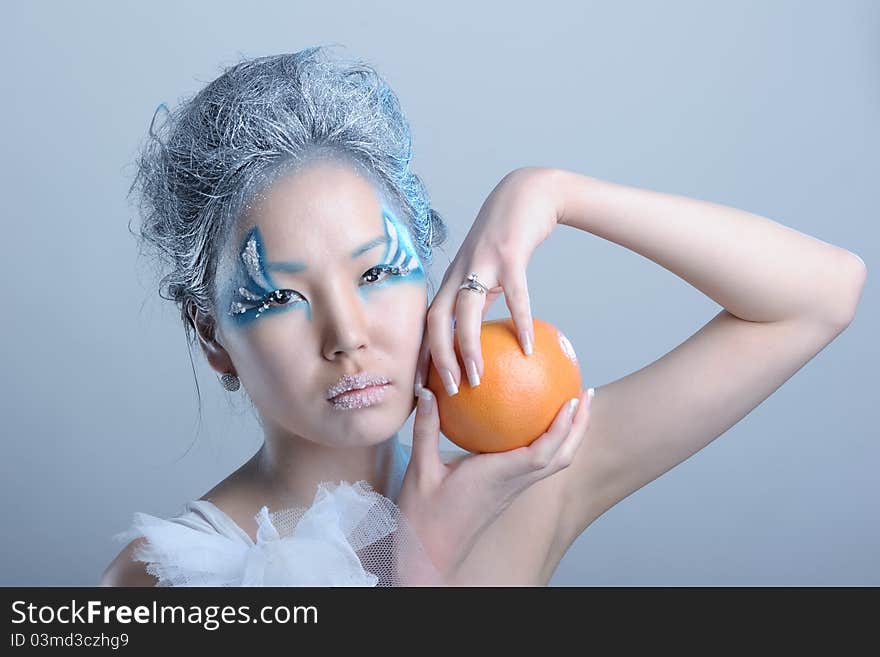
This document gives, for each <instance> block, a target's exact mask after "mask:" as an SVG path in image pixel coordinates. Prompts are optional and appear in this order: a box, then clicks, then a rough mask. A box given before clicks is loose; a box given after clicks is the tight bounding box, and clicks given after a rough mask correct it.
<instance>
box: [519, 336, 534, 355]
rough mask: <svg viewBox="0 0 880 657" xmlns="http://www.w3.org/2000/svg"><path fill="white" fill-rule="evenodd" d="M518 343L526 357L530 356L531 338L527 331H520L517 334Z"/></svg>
mask: <svg viewBox="0 0 880 657" xmlns="http://www.w3.org/2000/svg"><path fill="white" fill-rule="evenodd" d="M519 341H520V343H521V344H522V348H523V351H525V352H526V356H531V355H532V336H531V335H529V332H528V331H520V332H519Z"/></svg>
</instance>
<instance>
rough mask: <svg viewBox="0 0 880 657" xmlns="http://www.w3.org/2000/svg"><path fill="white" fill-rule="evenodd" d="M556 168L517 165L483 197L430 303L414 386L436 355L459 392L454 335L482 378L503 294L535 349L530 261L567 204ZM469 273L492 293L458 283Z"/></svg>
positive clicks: (473, 377) (471, 372)
mask: <svg viewBox="0 0 880 657" xmlns="http://www.w3.org/2000/svg"><path fill="white" fill-rule="evenodd" d="M554 171H555V170H554V169H548V168H543V167H524V168H521V169H515V170H514V171H511V172H510V173H508V174H507V175H506V176H504V178H503V179H502V180H501V182H499V183H498V184H497V185H496V186H495V189H493V190H492V193H491V194H489V197H488V198H487V199H486V201H485V202H484V203H483V206H482V207H481V208H480V212H479V214H478V215H477V218H476V220H475V221H474V224H473V226H471V229H470V231H468V234H467V235H466V236H465V239H464V242H463V243H462V245H461V248H460V249H459V251H458V253H457V254H456V256H455V260H453V262H452V264H451V265H450V266H449V268H448V269H447V270H446V273H445V275H444V276H443V282H442V283H441V285H440V289H439V290H438V291H437V294H436V296H435V297H434V300H433V301H432V302H431V306H430V308H429V309H428V315H427V320H426V327H425V334H424V336H423V339H422V345H421V349H420V351H419V360H418V366H417V368H416V381H415V386H416V388H417V387H418V386H422V385H424V384H425V382H426V381H427V380H428V371H429V365H430V360H431V358H433V361H434V365H435V367H436V368H437V371H438V372H439V373H440V375H441V378H442V379H443V383H444V385H445V386H446V389H447V393H449V394H455V392H457V391H458V387H459V386H460V384H461V378H462V375H461V367H460V366H459V363H458V360H457V358H456V355H455V348H454V342H453V341H454V340H455V338H456V337H457V338H458V347H459V353H460V355H461V358H462V361H463V362H464V365H465V371H466V372H467V374H468V380H469V382H470V384H471V385H472V386H474V385H478V384H479V377H480V376H482V374H483V358H482V350H481V348H480V327H481V325H482V322H483V319H484V317H485V316H486V312H488V310H489V308H490V307H491V306H492V304H493V303H494V301H495V299H497V298H498V295H499V294H501V293H502V292H504V300H505V302H506V304H507V307H508V309H509V310H510V316H511V318H512V319H513V322H514V325H515V326H516V329H517V334H518V335H519V340H520V344H521V346H522V348H523V351H524V352H525V353H526V354H527V355H528V354H529V353H530V351H531V345H532V344H533V343H534V337H533V336H534V329H533V326H532V311H531V304H530V302H529V288H528V282H527V280H526V267H527V266H528V263H529V260H530V259H531V257H532V253H533V252H534V251H535V249H536V248H537V247H538V245H539V244H541V242H543V241H544V240H546V239H547V238H548V237H549V236H550V234H551V233H552V232H553V229H554V228H555V227H556V226H557V223H558V217H560V216H561V213H562V211H563V210H564V208H562V207H561V205H560V204H561V197H560V196H559V194H558V192H557V187H556V186H555V178H554ZM472 272H473V273H476V274H477V277H478V280H479V282H480V283H482V284H483V285H485V286H486V287H487V288H489V291H488V293H487V294H485V295H484V294H481V293H479V292H474V291H472V290H468V289H459V286H460V285H461V284H462V283H464V282H465V280H466V278H467V276H468V275H469V274H470V273H472ZM471 362H472V364H470V363H471Z"/></svg>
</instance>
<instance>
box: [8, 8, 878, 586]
mask: <svg viewBox="0 0 880 657" xmlns="http://www.w3.org/2000/svg"><path fill="white" fill-rule="evenodd" d="M363 5H364V6H362V5H361V3H357V2H346V1H341V0H337V1H336V2H332V3H313V2H272V3H268V2H250V3H247V4H246V5H245V4H243V3H241V2H190V3H176V2H174V3H172V2H169V1H167V0H163V1H153V2H150V3H135V2H129V3H111V2H105V3H95V2H76V3H62V2H57V3H47V2H28V3H10V4H9V5H8V6H7V7H6V10H5V14H6V21H5V22H6V25H7V29H6V31H5V36H4V39H3V40H2V43H0V54H2V61H3V62H4V63H5V67H4V71H3V74H2V76H0V84H2V92H3V98H4V102H3V103H2V104H0V119H2V125H3V152H4V154H5V156H4V157H3V158H2V161H0V167H2V181H3V182H2V185H3V228H4V234H5V236H6V241H5V248H4V249H3V255H2V258H0V262H2V264H0V266H2V268H3V279H4V284H5V294H4V297H5V303H4V304H3V306H4V308H3V318H4V319H3V325H2V326H3V328H2V331H3V336H2V337H3V339H2V350H3V351H2V358H3V368H4V369H3V376H2V383H0V400H2V401H0V404H2V415H3V424H2V433H3V443H2V444H3V446H4V447H3V458H2V459H0V467H2V469H3V491H2V495H0V500H2V502H0V509H2V511H0V513H2V526H3V527H4V540H3V543H4V555H5V556H4V557H3V559H2V570H0V584H3V585H34V586H39V585H91V584H94V583H96V582H97V581H98V579H99V577H100V574H101V572H102V570H103V569H104V567H105V566H106V565H107V564H108V563H109V562H110V560H111V559H112V558H113V557H114V556H115V554H116V553H117V552H118V550H119V546H118V545H116V544H114V543H113V542H112V541H111V538H110V537H111V535H112V534H114V533H115V532H117V531H120V530H122V529H124V528H125V527H126V526H127V524H128V523H129V521H130V519H131V514H132V512H133V511H135V510H140V511H145V512H148V513H152V514H156V515H166V516H167V515H171V514H173V513H177V512H178V511H179V510H181V508H182V504H183V503H184V502H185V501H186V500H188V499H193V498H196V497H198V496H200V495H202V494H203V493H204V492H205V491H206V490H208V489H209V488H210V487H212V486H213V485H214V484H216V483H217V482H218V481H219V480H220V479H222V478H224V477H225V476H226V475H227V474H229V473H230V472H231V471H232V470H233V469H235V468H236V467H237V466H238V465H239V464H240V463H241V462H243V461H244V460H245V459H246V458H247V457H249V456H250V455H251V454H252V453H253V451H255V450H256V449H257V448H258V446H259V442H260V434H259V429H258V426H257V424H256V422H255V421H254V419H253V418H252V417H251V415H250V413H249V411H247V410H246V409H245V408H244V407H243V405H242V404H234V405H233V406H232V407H230V405H229V402H228V399H231V400H232V401H233V403H234V401H235V397H232V396H230V397H227V395H228V393H226V392H224V391H223V390H222V389H221V387H220V385H219V383H218V381H217V379H216V378H215V377H214V376H213V372H212V371H211V370H210V369H209V368H208V366H207V364H206V363H205V362H204V358H203V356H202V354H201V352H199V351H195V352H193V353H194V366H195V371H196V374H197V376H198V380H199V382H200V387H201V393H202V401H203V412H202V417H203V422H202V423H201V424H199V419H198V411H197V396H196V389H195V383H194V379H193V371H192V369H191V367H192V366H191V364H190V358H189V355H188V352H187V349H186V344H185V339H184V333H183V328H182V326H181V325H180V323H179V321H178V319H177V316H176V314H175V313H176V311H175V309H174V307H173V306H172V305H171V304H170V303H169V302H163V301H161V300H160V299H159V298H158V296H157V295H156V292H155V290H156V279H155V277H154V276H153V274H152V271H151V269H150V268H149V266H148V265H147V264H146V263H144V262H143V261H141V262H139V261H138V260H137V258H136V249H135V242H134V239H133V238H132V237H131V236H130V235H129V233H128V230H127V222H128V219H129V218H130V216H131V213H132V212H133V209H132V208H129V207H127V205H126V201H125V193H126V191H127V189H128V185H129V182H130V180H131V175H132V174H133V169H132V168H131V166H130V163H131V161H132V160H133V157H134V155H135V148H136V146H137V143H138V141H139V140H140V139H141V138H142V137H143V136H144V135H145V134H146V130H147V127H148V124H149V121H150V118H151V116H152V112H153V110H154V108H155V107H156V105H157V104H158V103H159V102H162V101H165V102H169V103H172V102H175V101H176V100H177V98H178V97H179V96H182V95H184V94H189V93H191V92H193V91H195V90H196V89H199V88H201V87H202V86H204V84H206V83H207V82H208V81H209V80H211V79H213V78H215V77H216V76H217V75H219V73H220V72H221V69H220V67H221V66H223V65H230V64H232V63H235V61H237V59H238V56H239V55H243V56H248V57H250V56H256V55H265V54H272V53H278V52H292V51H295V50H299V49H301V48H304V47H307V46H309V45H314V44H318V43H329V42H337V43H342V44H344V45H345V46H346V47H347V48H348V49H349V50H350V51H351V52H352V53H356V54H359V55H362V56H364V57H366V58H367V59H369V60H370V61H372V62H373V63H374V64H375V65H376V66H377V67H378V68H379V70H380V71H381V72H382V73H383V75H385V76H386V78H387V79H388V80H389V82H390V84H391V85H392V87H393V88H394V89H395V91H396V92H397V94H398V95H399V97H400V99H401V102H402V104H403V107H404V110H405V111H406V112H407V115H408V117H409V120H410V122H411V125H412V130H413V139H414V149H415V158H414V163H413V168H414V170H415V171H417V172H418V173H420V174H421V175H422V176H423V178H424V180H425V181H426V183H427V185H428V188H429V191H430V192H431V194H432V197H433V200H434V205H435V207H436V208H437V209H438V210H439V211H440V212H441V213H443V214H444V215H445V217H446V218H447V220H448V221H449V224H450V241H449V243H448V245H447V246H446V248H445V251H444V252H440V253H438V257H437V262H436V263H435V267H434V269H433V272H432V274H433V276H434V280H435V281H436V282H438V283H439V280H440V278H441V277H442V275H443V272H444V271H445V269H446V266H447V265H448V264H449V262H450V261H451V260H452V258H453V257H454V255H455V253H456V252H457V249H458V247H459V246H460V244H461V241H462V239H463V238H464V235H465V234H466V232H467V230H468V228H469V227H470V225H471V222H472V221H473V219H474V218H475V217H476V214H477V211H478V210H479V207H480V205H481V204H482V202H483V200H484V199H485V197H486V196H487V195H488V194H489V192H490V191H491V189H492V187H493V186H494V185H495V184H496V183H497V182H498V181H499V180H500V178H501V177H502V176H503V175H504V174H505V173H507V172H508V171H509V170H511V169H512V168H515V167H518V166H523V165H543V166H556V167H562V168H567V169H571V170H575V171H579V172H582V173H586V174H588V175H592V176H596V177H600V178H604V179H608V180H613V181H615V182H620V183H624V184H628V185H633V186H638V187H647V188H651V189H658V190H662V191H667V192H672V193H677V194H683V195H687V196H693V197H697V198H701V199H706V200H711V201H714V202H720V203H724V204H726V205H731V206H734V207H738V208H743V209H746V210H748V211H751V212H755V213H758V214H761V215H763V216H766V217H768V218H771V219H773V220H774V221H778V222H780V223H783V224H785V225H787V226H791V227H793V228H796V229H797V230H800V231H802V232H804V233H807V234H810V235H813V236H815V237H818V238H819V239H822V240H824V241H827V242H830V243H832V244H836V245H839V246H842V247H844V248H847V249H849V250H851V251H854V252H856V253H858V254H859V255H860V256H861V257H862V258H863V259H864V260H865V262H866V263H867V265H868V270H869V271H871V272H872V274H873V275H871V276H869V280H868V283H867V286H866V288H865V292H864V295H863V298H862V304H861V307H860V310H859V314H858V316H857V318H856V320H855V322H854V323H853V324H852V325H851V326H850V328H849V329H848V330H847V331H845V332H844V333H843V334H842V335H841V336H840V337H838V338H837V339H836V340H835V341H834V342H833V343H832V344H831V345H829V346H828V347H827V348H826V349H825V350H824V351H823V352H821V353H820V354H819V355H818V356H817V357H816V358H815V359H813V360H812V361H811V362H810V363H808V364H807V365H806V366H805V367H804V368H803V369H802V370H801V371H800V372H798V373H797V375H796V376H794V377H793V378H792V379H791V380H789V381H788V382H787V383H786V384H785V385H784V386H783V387H782V388H781V389H780V390H778V391H777V392H776V393H775V394H773V395H772V396H771V397H770V398H769V399H768V400H767V401H765V402H764V403H763V404H762V405H761V406H759V407H758V408H757V409H755V410H754V411H753V412H752V413H751V414H750V415H749V416H747V417H746V418H745V419H743V420H742V421H741V422H740V423H739V424H737V425H736V426H734V427H733V428H731V429H730V430H729V431H728V432H727V433H725V434H724V435H723V436H721V437H720V438H718V439H717V440H715V441H714V442H713V443H712V444H711V445H709V446H708V447H707V448H705V449H703V450H702V451H701V452H699V453H697V454H696V455H694V456H693V457H691V458H690V459H688V460H687V461H685V462H684V463H682V464H681V465H679V466H677V467H676V468H673V470H671V471H669V472H668V473H667V474H665V475H664V476H662V477H660V478H659V479H657V480H655V481H654V482H652V483H650V484H648V485H647V486H645V487H643V488H642V489H640V490H639V491H637V492H635V493H634V494H632V495H631V496H629V497H628V498H627V499H625V500H623V501H622V502H620V503H619V504H618V505H616V506H615V507H614V508H612V509H611V510H609V511H608V512H607V513H606V514H605V515H604V516H602V517H601V518H600V519H598V520H597V521H596V522H595V523H594V524H593V525H592V526H591V527H590V528H588V530H587V531H586V532H585V533H584V534H583V535H582V536H581V537H580V538H579V539H578V541H577V542H576V543H575V544H574V545H573V547H572V548H571V550H570V552H569V553H568V554H567V555H566V557H565V559H564V560H563V562H562V563H561V565H560V566H559V569H558V570H557V572H556V574H555V576H554V577H553V579H552V581H551V584H552V585H623V586H628V585H658V586H679V585H698V586H699V585H734V586H739V585H868V584H871V585H878V584H880V566H878V562H877V557H878V553H880V549H878V548H880V530H878V499H880V495H878V493H880V486H878V476H877V472H878V465H880V459H878V457H880V441H878V435H877V430H876V428H875V427H876V420H877V401H878V398H877V389H876V381H875V379H874V376H875V375H876V370H877V366H878V358H877V351H878V348H877V342H876V337H877V335H878V326H877V324H878V322H877V319H878V317H877V304H876V300H877V297H876V271H877V255H878V253H877V229H876V219H877V210H876V206H877V204H876V190H877V160H876V153H877V152H878V151H880V139H878V137H880V133H878V124H877V119H878V103H880V93H878V92H880V84H878V81H880V76H878V72H880V71H878V61H880V60H878V55H880V50H878V44H880V41H878V38H877V34H878V23H880V3H877V2H871V1H864V2H856V1H850V2H839V1H837V2H830V1H829V2H790V1H785V2H783V1H774V2H767V1H760V2H758V1H753V2H744V1H737V2H725V3H721V2H697V1H688V2H684V1H675V2H668V1H664V2H647V1H643V2H620V1H615V2H610V1H608V2H589V3H588V2H554V1H551V0H543V1H542V2H540V3H529V5H528V6H519V5H511V4H509V3H507V2H492V3H488V2H486V3H474V2H444V3H442V5H441V4H439V3H438V4H437V5H436V6H433V7H430V6H428V5H427V4H426V3H411V2H371V3H363ZM367 5H368V6H367ZM528 275H529V288H530V294H531V299H532V309H533V313H534V315H535V316H536V317H540V318H543V319H546V320H548V321H551V322H552V323H554V324H555V325H557V326H558V327H560V328H561V329H562V330H563V331H564V332H565V333H566V334H567V335H568V336H569V338H570V339H571V341H572V343H573V344H574V346H575V348H576V350H577V352H578V355H579V358H580V361H581V365H582V368H583V372H584V376H585V384H586V385H601V384H603V383H607V382H609V381H612V380H614V379H617V378H619V377H621V376H624V375H625V374H627V373H629V372H632V371H634V370H637V369H639V368H641V367H642V366H644V365H646V364H647V363H649V362H652V361H653V360H655V359H657V358H659V357H660V356H662V355H663V354H665V353H666V352H668V351H669V350H670V349H672V348H674V347H675V346H676V345H678V344H679V343H681V342H682V341H683V340H685V339H687V338H688V337H689V336H690V335H692V334H693V333H694V332H695V331H697V330H698V329H699V328H700V327H701V326H702V325H703V324H705V323H706V322H707V321H708V320H709V319H711V318H712V316H713V315H715V313H717V312H718V311H719V310H720V306H718V304H716V303H715V302H714V301H713V300H712V299H709V298H707V297H705V296H704V295H702V294H701V293H700V292H699V291H697V290H695V289H694V288H693V287H691V286H690V285H689V284H687V283H686V282H685V281H683V280H681V279H679V278H678V277H676V276H675V275H673V274H671V273H670V272H668V271H667V270H665V269H663V268H661V267H660V266H658V265H656V264H655V263H654V262H652V261H650V260H648V259H646V258H644V257H641V256H640V255H638V254H635V253H633V252H631V251H629V250H627V249H624V248H622V247H620V246H618V245H616V244H614V243H611V242H607V241H605V240H602V239H600V238H596V237H595V236H592V235H589V234H587V233H583V232H580V231H577V230H575V229H572V228H569V227H561V228H560V229H559V230H557V231H556V233H554V235H553V236H552V237H551V238H550V239H549V240H548V241H547V242H545V243H544V244H543V245H541V247H540V248H539V249H538V250H537V251H536V252H535V254H534V256H533V259H532V261H531V263H530V265H529V269H528ZM506 315H507V309H506V307H505V306H504V302H503V300H501V299H499V300H498V301H497V302H496V304H495V305H494V306H493V308H492V310H491V311H490V313H489V316H488V317H487V319H495V318H497V317H502V316H506ZM872 335H873V336H874V337H873V338H871V337H870V336H872ZM411 427H412V419H411V418H410V420H408V421H407V424H406V425H405V426H404V428H403V429H402V430H401V434H400V435H401V437H402V440H403V441H404V442H409V441H410V440H411V437H412V433H411ZM446 445H447V446H448V445H450V444H449V443H447V444H446Z"/></svg>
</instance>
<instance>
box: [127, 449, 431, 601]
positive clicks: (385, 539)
mask: <svg viewBox="0 0 880 657" xmlns="http://www.w3.org/2000/svg"><path fill="white" fill-rule="evenodd" d="M402 452H403V453H404V454H405V458H404V459H403V460H402V461H401V460H398V465H397V467H396V468H395V471H394V473H393V474H392V482H391V485H390V486H389V494H390V495H392V496H393V497H394V498H395V499H396V498H397V494H398V492H399V490H400V484H401V481H402V479H403V474H404V473H405V470H406V462H407V461H408V457H409V449H408V448H406V449H404V450H402ZM255 519H256V522H257V533H256V539H257V540H256V542H254V541H253V540H251V538H250V536H249V535H248V534H247V532H245V531H244V529H242V528H241V527H240V526H238V525H237V524H236V523H235V521H233V520H232V518H230V517H229V516H228V515H227V514H226V513H224V512H223V511H221V510H220V509H219V508H218V507H217V506H215V505H214V504H213V503H211V502H209V501H207V500H192V501H190V502H187V503H186V505H185V507H184V511H183V513H181V514H179V515H177V516H174V517H172V518H168V519H162V518H158V517H156V516H151V515H149V514H146V513H142V512H135V513H134V519H133V521H132V524H131V526H130V527H129V528H128V529H127V530H126V531H124V532H120V533H118V534H116V535H115V536H114V537H113V538H114V540H116V541H118V542H120V543H128V542H130V541H131V540H133V539H135V538H146V539H147V541H146V542H144V543H142V544H140V545H139V547H138V548H137V549H136V550H135V551H134V554H133V555H132V558H133V559H134V560H136V561H143V562H144V563H145V564H146V570H147V572H148V573H150V574H151V575H153V576H154V577H156V578H157V579H158V583H157V586H425V585H426V586H443V585H444V583H443V581H442V578H441V576H440V574H439V572H438V571H437V569H436V568H435V567H434V566H433V564H432V563H431V561H430V559H429V558H428V556H427V553H426V552H425V550H424V547H423V546H422V544H421V542H420V541H419V539H418V537H417V536H416V534H415V532H414V531H413V530H412V528H411V526H410V524H409V523H408V521H407V519H406V517H405V516H404V515H403V514H402V513H401V511H400V509H399V508H398V507H397V505H396V504H395V502H394V501H393V500H392V499H390V498H388V497H385V496H384V495H381V494H380V493H378V492H376V491H375V490H373V489H372V487H371V486H370V484H368V483H367V482H366V481H363V480H362V481H357V482H355V483H354V484H351V483H349V482H347V481H340V482H336V483H333V482H322V483H321V484H319V485H318V488H317V492H316V493H315V498H314V501H313V502H312V504H311V505H310V506H309V507H295V508H289V509H282V510H279V511H272V512H270V511H269V509H268V508H267V507H266V506H264V507H262V508H261V509H260V511H259V513H257V514H256V516H255Z"/></svg>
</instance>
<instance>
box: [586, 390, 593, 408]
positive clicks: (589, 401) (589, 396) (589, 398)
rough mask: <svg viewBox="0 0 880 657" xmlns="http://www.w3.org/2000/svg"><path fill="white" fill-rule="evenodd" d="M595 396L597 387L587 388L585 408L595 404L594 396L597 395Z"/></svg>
mask: <svg viewBox="0 0 880 657" xmlns="http://www.w3.org/2000/svg"><path fill="white" fill-rule="evenodd" d="M595 396H596V389H595V388H590V389H589V390H587V405H586V406H585V407H584V408H586V409H589V408H590V406H592V405H593V397H595Z"/></svg>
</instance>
